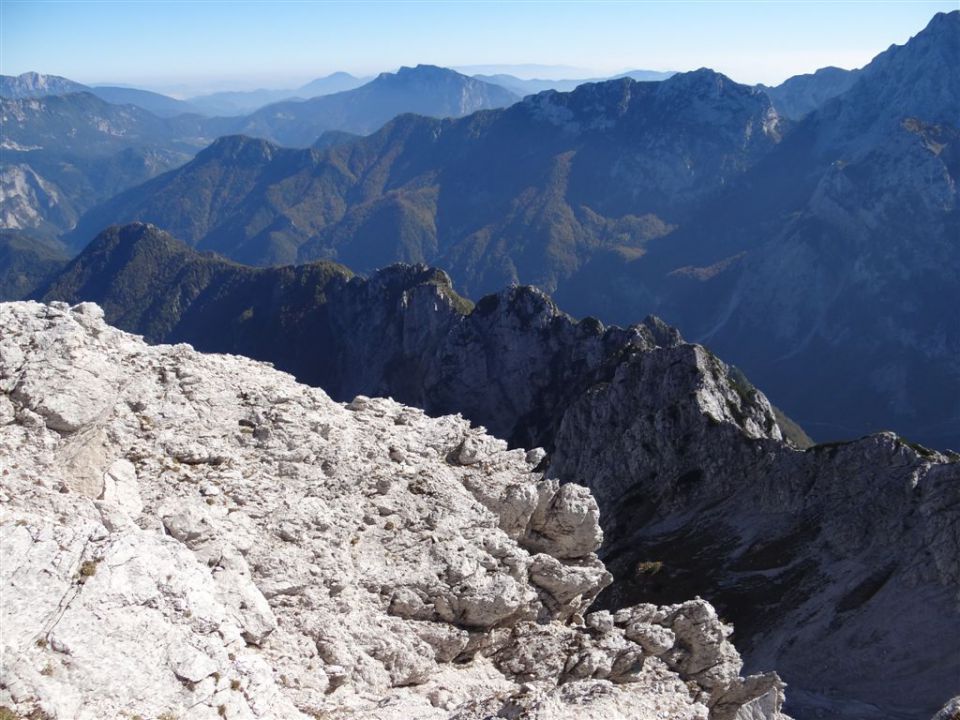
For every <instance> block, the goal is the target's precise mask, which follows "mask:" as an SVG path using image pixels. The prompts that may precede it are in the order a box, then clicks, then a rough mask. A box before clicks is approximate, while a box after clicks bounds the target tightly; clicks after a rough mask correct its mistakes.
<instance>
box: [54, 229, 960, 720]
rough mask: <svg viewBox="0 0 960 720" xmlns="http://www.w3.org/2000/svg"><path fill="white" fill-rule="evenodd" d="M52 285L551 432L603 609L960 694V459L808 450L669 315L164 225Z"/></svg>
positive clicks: (911, 697) (859, 678)
mask: <svg viewBox="0 0 960 720" xmlns="http://www.w3.org/2000/svg"><path fill="white" fill-rule="evenodd" d="M324 268H326V269H325V270H324ZM321 273H322V274H321ZM318 276H319V277H318ZM298 278H304V279H305V280H307V281H306V282H300V281H298ZM46 298H47V299H51V300H52V299H64V300H67V301H69V302H76V301H79V300H98V301H100V302H102V303H104V306H105V307H106V308H107V309H108V310H107V312H108V318H110V319H112V320H115V321H116V322H118V323H120V324H122V325H124V326H125V327H127V328H128V329H137V330H140V329H143V330H146V331H148V332H150V333H151V336H152V337H153V339H155V340H163V341H171V342H172V341H180V342H190V343H191V344H194V345H196V346H197V347H199V348H205V349H218V350H221V351H226V352H244V353H248V354H250V355H251V356H253V357H256V358H258V359H262V360H269V361H271V362H272V363H274V364H275V365H276V366H277V367H278V368H279V369H283V370H287V371H290V372H293V373H295V374H296V375H297V377H298V378H300V379H301V380H307V381H309V382H312V383H319V384H321V385H322V386H323V387H325V388H326V389H327V390H328V392H330V393H331V395H333V396H334V397H335V398H338V397H339V398H344V399H349V398H351V397H353V396H354V395H355V394H358V393H359V394H363V395H371V394H377V395H389V396H392V397H394V398H397V399H400V400H401V401H405V402H408V403H411V404H415V405H417V406H420V407H423V408H425V409H426V410H427V411H428V412H430V413H448V412H460V413H462V414H463V415H465V416H466V417H467V418H469V419H471V420H472V421H473V422H475V423H482V424H483V425H484V426H485V427H488V428H490V430H491V431H492V432H493V433H494V434H496V435H498V436H500V437H503V438H508V439H509V440H510V441H511V444H513V445H519V446H521V447H532V446H535V445H545V446H547V447H548V448H549V449H550V450H551V456H550V457H549V459H547V460H545V464H549V466H550V472H551V474H556V475H557V476H558V477H560V478H561V479H564V480H575V479H577V478H579V479H581V480H583V481H585V482H588V483H589V485H590V487H591V490H592V492H593V493H594V495H595V496H596V497H597V499H598V502H599V503H600V507H601V509H602V511H603V512H602V515H601V518H602V522H603V524H604V530H605V533H606V542H605V545H604V547H603V548H602V549H601V553H602V556H603V557H604V558H605V559H606V561H607V562H608V563H609V565H610V567H611V568H613V569H614V582H613V585H612V586H611V588H610V589H609V590H608V591H607V592H606V593H605V596H604V597H603V598H602V599H601V600H602V602H603V603H604V605H605V606H606V607H608V608H610V609H611V610H616V609H618V608H621V607H623V606H624V605H625V604H630V603H634V602H639V601H654V602H674V601H676V600H678V599H682V598H683V597H687V596H689V594H691V593H693V594H700V595H701V596H703V597H705V598H707V599H709V600H711V601H713V602H716V603H717V604H718V607H719V609H720V611H721V612H722V613H724V614H725V615H726V616H728V617H732V618H735V619H736V621H737V633H738V635H737V637H738V642H739V643H740V644H741V645H742V647H744V648H745V650H746V652H745V659H746V661H747V664H748V667H752V668H763V667H770V666H771V663H776V666H777V667H783V668H788V669H789V673H788V674H785V676H784V677H785V680H786V681H787V682H788V683H789V684H790V689H791V694H790V698H791V699H790V702H791V708H792V712H795V713H796V716H797V717H798V718H815V717H818V716H819V715H818V714H817V713H819V712H821V711H825V712H828V713H829V715H830V717H839V718H850V719H851V720H853V719H854V718H857V719H860V720H862V719H863V718H870V719H871V720H873V719H874V718H876V719H877V720H879V719H880V718H887V719H890V718H909V719H910V720H916V719H919V718H927V717H929V716H930V714H932V712H933V711H934V710H935V709H936V708H937V707H938V706H939V704H942V703H943V701H944V700H946V699H947V698H948V697H949V696H950V695H951V694H955V693H956V691H957V688H956V686H955V684H954V682H955V678H956V674H957V672H958V670H960V666H958V662H960V658H958V657H957V655H956V652H955V648H954V644H955V643H954V642H953V638H955V637H956V634H957V632H958V631H960V613H958V612H957V608H956V606H955V602H954V600H953V597H952V596H953V593H954V592H955V589H956V587H957V584H958V583H960V577H958V576H957V573H956V568H957V567H958V560H960V542H958V541H957V539H956V537H955V535H954V534H953V533H952V531H951V530H950V528H952V527H953V526H954V525H955V524H956V523H957V522H958V520H960V518H958V517H957V515H958V512H960V496H958V493H960V462H958V460H960V456H957V455H955V454H954V455H951V456H945V455H942V454H939V453H935V452H932V451H930V450H927V449H925V448H923V447H921V446H918V445H914V444H912V443H909V442H906V441H904V440H902V439H899V438H897V437H896V436H893V435H890V434H887V435H878V436H873V437H869V438H864V439H861V440H859V441H854V442H848V443H835V444H832V445H820V446H815V447H812V448H810V449H808V450H806V451H804V452H800V451H798V450H796V449H795V448H794V447H792V446H791V445H790V444H788V443H785V442H784V441H783V440H782V439H781V436H782V434H783V433H782V430H781V426H779V425H778V421H777V418H776V416H775V413H774V411H773V409H772V408H771V406H770V405H769V403H768V401H767V400H766V398H765V397H764V396H763V395H762V394H761V393H760V392H759V391H757V390H756V389H755V388H754V387H753V386H751V385H750V384H749V382H747V381H746V379H745V378H744V377H743V375H742V374H740V373H737V372H735V371H733V370H731V369H730V368H728V367H727V366H726V365H725V364H723V363H722V362H721V361H719V360H718V359H717V358H716V357H715V356H713V355H712V354H711V353H710V352H709V351H707V350H706V349H705V348H703V347H701V346H698V345H692V344H689V343H686V342H684V341H683V340H682V339H681V337H680V336H679V334H678V333H677V332H676V331H674V330H672V329H671V328H669V327H667V326H666V325H664V324H663V323H662V322H660V321H657V320H656V319H653V318H650V319H648V320H646V321H644V323H642V324H640V325H636V326H633V327H630V328H626V329H622V328H617V327H609V328H608V327H604V326H603V325H602V324H601V323H599V322H597V321H596V320H591V319H586V320H582V321H580V322H579V323H578V322H575V321H573V320H572V319H571V318H570V317H569V316H567V315H565V314H563V313H562V312H560V311H559V309H558V308H557V306H556V305H555V304H554V303H553V302H552V301H551V300H550V299H549V298H548V297H546V296H545V295H544V294H543V293H542V292H540V291H537V290H535V289H533V288H527V287H514V288H510V289H508V290H503V291H501V292H499V293H497V294H495V295H491V296H488V297H485V298H483V299H482V300H480V301H479V302H478V303H477V305H476V306H475V307H472V309H471V306H470V304H469V303H466V302H464V301H463V300H462V298H459V297H458V296H457V295H456V294H455V293H454V292H453V290H452V288H451V286H450V284H449V279H448V278H447V277H446V276H445V275H444V274H443V273H442V272H440V271H436V270H430V269H429V268H424V267H409V266H398V267H392V268H388V269H385V270H382V271H380V272H378V273H377V274H375V275H374V276H372V277H370V278H369V279H361V278H351V277H350V276H349V274H348V273H346V271H344V270H343V269H342V268H333V267H331V266H317V265H313V266H305V267H298V268H262V269H254V268H243V267H241V266H237V265H233V264H230V263H227V262H224V261H222V260H219V259H216V258H210V257H202V256H200V255H198V254H197V253H195V252H194V251H191V250H189V249H187V248H185V247H184V246H183V245H181V244H179V243H177V242H175V241H174V240H172V239H171V238H169V237H168V236H166V235H165V234H163V233H161V232H159V231H157V230H156V229H155V228H149V227H146V226H131V227H127V228H118V229H112V230H110V231H109V232H107V233H105V234H104V235H103V236H101V238H99V239H98V240H97V241H96V243H94V244H93V245H91V246H90V247H89V248H88V249H87V250H86V251H85V252H84V253H83V254H82V255H81V256H80V257H79V258H77V260H75V261H74V262H73V263H72V265H71V266H70V268H68V269H67V270H66V271H65V273H63V274H62V275H61V276H60V278H59V279H58V280H57V281H56V282H55V283H54V284H53V285H52V286H51V287H50V288H49V289H48V292H47V294H46ZM151 303H154V304H155V305H154V306H153V307H152V306H151ZM158 308H163V309H165V310H163V311H160V310H158ZM160 317H162V318H167V322H166V324H164V325H158V324H157V323H155V322H154V319H155V318H160ZM920 606H922V607H923V608H924V612H923V613H922V614H921V613H911V612H908V611H906V610H905V609H907V608H912V607H920ZM864 668H869V671H868V672H864Z"/></svg>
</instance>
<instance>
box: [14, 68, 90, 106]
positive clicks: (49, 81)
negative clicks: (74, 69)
mask: <svg viewBox="0 0 960 720" xmlns="http://www.w3.org/2000/svg"><path fill="white" fill-rule="evenodd" d="M89 90H90V88H88V87H87V86H86V85H82V84H80V83H78V82H74V81H73V80H70V79H68V78H65V77H60V76H59V75H44V74H43V73H38V72H34V71H30V72H25V73H21V74H20V75H16V76H14V75H0V97H5V98H11V99H19V98H33V97H42V96H44V95H65V94H67V93H75V92H85V91H89Z"/></svg>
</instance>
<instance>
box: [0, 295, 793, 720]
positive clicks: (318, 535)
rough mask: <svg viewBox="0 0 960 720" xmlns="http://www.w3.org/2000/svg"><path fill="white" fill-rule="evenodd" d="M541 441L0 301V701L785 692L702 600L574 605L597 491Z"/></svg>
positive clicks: (315, 711) (246, 703) (123, 712)
mask: <svg viewBox="0 0 960 720" xmlns="http://www.w3.org/2000/svg"><path fill="white" fill-rule="evenodd" d="M542 458H543V455H542V453H539V452H530V453H526V452H524V451H522V450H512V451H510V450H507V448H506V444H505V443H503V442H502V441H500V440H496V439H494V438H492V437H490V436H488V435H487V434H486V433H485V432H484V430H483V429H482V428H472V427H471V426H470V425H469V423H468V422H467V421H465V420H463V419H462V418H460V417H458V416H447V417H441V418H435V419H433V418H429V417H427V416H426V415H424V413H422V412H421V411H419V410H415V409H412V408H409V407H405V406H403V405H400V404H398V403H395V402H393V401H391V400H381V399H370V398H367V397H363V396H359V397H357V398H355V399H354V400H353V401H352V402H351V403H349V404H347V405H342V404H338V403H334V402H333V401H331V400H330V399H329V398H328V397H327V395H326V394H325V393H324V392H323V391H322V390H319V389H313V388H308V387H305V386H303V385H299V384H297V383H296V382H295V381H294V380H293V378H292V377H290V376H288V375H286V374H283V373H280V372H277V371H275V370H273V369H272V368H270V367H268V366H266V365H264V364H262V363H256V362H253V361H250V360H245V359H241V358H238V357H234V356H223V355H203V354H200V353H197V352H195V351H194V350H192V348H190V347H189V346H186V345H174V346H147V345H146V344H144V343H143V342H142V340H141V339H140V338H138V337H135V336H132V335H128V334H126V333H123V332H121V331H119V330H116V329H114V328H111V327H109V326H108V325H106V324H105V323H104V321H103V317H102V313H101V312H100V310H99V308H98V307H96V306H95V305H91V304H83V305H78V306H75V307H73V308H71V307H69V306H67V305H65V304H60V303H55V304H52V305H40V304H36V303H13V304H6V305H0V503H2V504H0V553H2V558H3V562H2V567H0V593H2V602H0V621H2V628H3V632H2V671H0V672H2V674H0V706H5V707H7V708H9V709H11V710H13V711H14V712H16V713H18V714H20V715H23V716H27V715H28V714H29V713H34V712H42V713H45V714H46V716H48V717H51V718H71V719H73V720H86V719H90V720H93V719H95V718H96V719H99V718H113V717H129V718H133V717H137V716H140V717H142V718H159V717H164V718H200V719H204V718H210V719H211V720H212V719H213V718H220V717H228V718H311V717H314V718H316V717H330V718H341V717H342V718H348V717H355V718H368V717H369V718H383V719H389V718H397V719H399V718H463V719H464V720H466V719H468V718H485V717H491V716H498V717H508V718H509V717H513V718H519V717H524V718H544V719H546V718H558V719H559V718H570V717H577V718H598V719H599V718H664V719H667V718H669V719H670V720H679V719H682V718H690V719H693V718H698V719H702V720H707V719H708V718H710V719H713V720H727V719H728V718H729V719H734V718H737V719H739V720H746V719H747V718H766V719H769V720H775V719H778V718H782V717H784V716H783V715H782V714H781V713H780V706H781V703H782V699H783V693H782V687H783V686H782V683H781V682H780V680H779V678H777V676H776V675H775V674H772V673H770V674H762V675H753V676H750V677H741V675H740V670H741V666H742V664H741V661H740V658H739V656H738V654H737V652H736V650H735V648H734V647H733V645H732V644H731V643H730V641H729V639H728V638H729V636H730V634H731V632H732V628H731V627H730V626H729V625H727V624H725V623H724V622H722V621H721V620H720V619H719V618H718V617H717V614H716V612H715V611H714V610H713V608H712V607H711V606H710V605H709V604H708V603H706V602H705V601H703V600H700V599H694V600H686V601H684V602H680V603H675V604H672V605H669V606H663V607H658V606H655V605H638V606H634V607H628V608H624V609H621V610H619V611H618V612H616V613H610V612H606V611H598V612H592V613H591V612H589V606H590V604H591V602H592V601H593V599H594V598H595V597H596V595H597V594H598V593H599V592H600V591H601V590H602V589H603V588H604V587H605V586H607V585H608V584H609V582H610V575H609V574H608V573H607V572H606V570H605V568H604V566H603V564H602V563H601V562H600V561H599V560H598V559H597V556H596V555H595V554H594V553H595V551H596V550H597V549H598V547H599V546H600V543H601V542H602V533H601V531H600V527H599V523H598V519H599V511H598V508H597V503H596V502H595V500H594V499H593V496H592V495H591V494H590V493H589V492H588V491H587V490H586V489H585V488H583V487H581V486H579V485H577V484H565V485H562V486H561V485H559V484H558V483H557V481H556V480H553V479H550V478H545V477H544V476H543V475H542V473H541V472H538V471H537V470H536V468H537V467H538V466H539V465H540V463H541V460H542Z"/></svg>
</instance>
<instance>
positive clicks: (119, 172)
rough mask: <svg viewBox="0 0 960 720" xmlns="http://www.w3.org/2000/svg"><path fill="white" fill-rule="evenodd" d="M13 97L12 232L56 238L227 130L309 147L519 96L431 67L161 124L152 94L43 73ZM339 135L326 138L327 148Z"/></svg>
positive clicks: (7, 166)
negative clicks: (398, 117) (410, 116)
mask: <svg viewBox="0 0 960 720" xmlns="http://www.w3.org/2000/svg"><path fill="white" fill-rule="evenodd" d="M350 82H352V81H350V79H349V78H346V79H345V78H344V77H342V76H339V75H335V76H330V77H328V78H322V79H320V80H318V81H316V82H315V83H311V84H309V85H307V86H305V87H304V89H305V91H307V92H315V93H319V92H321V91H322V89H323V88H322V86H323V85H324V83H327V85H326V87H327V89H328V90H330V89H332V88H333V87H334V86H337V85H339V86H341V87H342V86H345V85H344V83H346V84H350ZM330 83H333V85H330ZM78 88H79V90H80V91H77V90H78ZM4 93H6V94H8V95H12V96H14V97H10V98H8V97H4V98H0V113H2V115H3V118H4V131H3V160H4V169H3V179H2V182H3V188H4V194H3V196H2V198H0V202H2V214H3V218H4V227H5V228H6V229H17V230H25V231H27V230H28V231H31V232H33V233H35V234H37V235H39V236H42V237H44V238H47V239H55V238H56V237H58V236H59V235H61V234H62V233H64V232H66V231H69V230H71V229H72V228H73V227H74V226H75V225H76V222H77V220H78V218H79V217H80V215H82V214H83V212H85V211H86V210H88V209H89V208H90V207H91V206H93V205H95V204H96V203H98V202H101V201H103V200H105V199H107V198H108V197H111V196H113V195H116V194H117V193H119V192H120V191H122V190H125V189H127V188H128V187H131V186H134V185H137V184H139V183H141V182H143V181H144V180H147V179H148V178H150V177H152V176H154V175H156V174H158V173H160V172H163V171H164V170H168V169H170V168H173V167H176V166H178V165H181V164H183V163H185V162H186V161H187V160H189V159H190V158H191V157H192V156H193V154H194V153H196V152H197V150H198V149H199V148H201V147H203V146H205V145H207V144H209V143H210V142H211V141H212V140H213V139H214V138H216V137H218V136H221V135H224V134H227V133H233V132H237V131H239V130H244V131H247V132H250V133H253V134H261V135H263V136H267V137H275V138H278V139H280V140H282V141H283V142H288V143H291V144H300V145H303V146H307V145H311V144H313V143H314V142H315V141H317V140H318V138H320V136H321V135H324V133H325V132H340V133H343V132H347V133H354V134H355V133H365V132H369V131H370V130H372V129H375V128H376V127H379V126H380V125H381V124H383V123H384V122H386V120H388V119H390V118H391V117H393V115H395V114H397V113H402V112H420V113H423V114H427V115H436V116H438V117H443V116H447V115H461V114H466V113H469V112H472V111H474V110H478V109H481V108H485V107H489V106H493V105H500V104H508V103H509V102H511V101H512V100H514V99H515V98H514V96H513V95H511V94H510V93H509V92H508V91H506V90H503V89H501V88H500V87H499V86H493V85H487V84H485V83H482V82H480V81H477V80H473V79H471V78H468V77H466V76H464V75H460V74H458V73H455V72H453V71H452V70H445V69H441V68H432V67H426V66H422V67H418V68H403V69H401V71H400V72H398V73H397V74H395V75H390V74H383V75H381V76H379V77H378V78H377V79H375V80H374V81H372V82H370V83H368V84H366V85H364V86H363V87H359V88H356V89H354V90H350V91H344V92H339V93H336V94H333V95H330V96H328V97H326V98H316V99H315V100H310V101H303V102H299V101H298V102H290V103H281V104H278V105H276V106H268V108H266V109H265V110H263V111H260V112H257V113H254V114H252V115H249V116H242V117H213V118H208V117H203V116H201V115H198V114H180V115H176V116H173V117H159V116H158V115H157V114H154V113H152V112H149V111H148V110H145V109H144V108H143V107H140V105H139V104H138V103H140V101H141V100H142V99H143V98H144V97H147V98H148V99H150V102H147V103H144V104H148V105H149V104H151V103H152V102H153V101H154V98H153V96H152V94H149V93H145V92H144V91H140V90H133V89H129V88H108V89H107V91H105V92H101V91H100V90H98V89H96V88H89V89H88V88H85V87H84V86H81V85H78V84H77V83H73V82H71V81H69V80H66V79H64V78H58V77H56V76H41V75H37V74H35V73H31V74H27V75H24V76H20V77H18V78H10V77H5V78H4ZM41 93H43V94H42V95H40V96H37V95H38V94H41ZM64 93H65V94H64ZM104 97H107V98H108V100H104V99H103V98H104ZM158 97H159V98H161V99H163V96H158ZM110 98H112V100H109V99H110ZM169 100H170V101H171V102H173V103H176V102H178V101H174V100H172V99H169ZM115 102H123V103H125V104H122V105H118V104H115ZM331 137H332V136H330V135H328V136H326V138H327V140H328V141H329V140H330V138H331ZM341 137H342V136H341Z"/></svg>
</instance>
